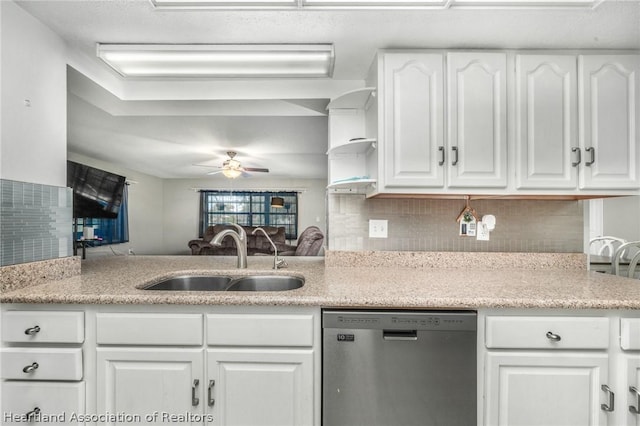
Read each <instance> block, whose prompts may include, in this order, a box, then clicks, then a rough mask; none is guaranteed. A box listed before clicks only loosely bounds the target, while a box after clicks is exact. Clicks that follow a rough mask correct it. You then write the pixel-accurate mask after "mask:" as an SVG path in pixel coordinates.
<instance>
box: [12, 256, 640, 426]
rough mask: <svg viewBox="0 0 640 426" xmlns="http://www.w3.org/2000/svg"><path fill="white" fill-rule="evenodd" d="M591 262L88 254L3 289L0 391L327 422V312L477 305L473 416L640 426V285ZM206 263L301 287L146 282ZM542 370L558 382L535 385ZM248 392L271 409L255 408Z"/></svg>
mask: <svg viewBox="0 0 640 426" xmlns="http://www.w3.org/2000/svg"><path fill="white" fill-rule="evenodd" d="M585 261H586V259H585V256H584V255H583V254H553V253H448V252H447V253H444V252H338V251H329V252H328V253H327V256H326V258H325V259H321V258H295V259H291V260H290V261H289V267H288V268H287V269H283V270H278V271H273V270H271V269H270V268H271V266H272V259H271V257H267V256H265V257H254V258H251V259H250V261H249V266H248V269H236V268H235V257H224V256H223V257H218V256H216V257H215V258H213V259H212V258H210V257H198V256H113V257H104V258H96V259H89V260H86V261H83V262H82V273H80V274H79V275H75V276H71V277H66V278H62V279H59V280H46V281H45V282H42V283H40V284H37V285H34V286H26V287H24V288H19V289H14V290H11V291H5V292H3V294H2V295H1V296H0V302H2V304H3V306H2V326H3V328H2V336H3V337H2V339H3V346H4V348H3V353H4V361H3V378H5V379H13V380H11V381H5V382H3V386H4V387H5V389H6V388H11V389H6V390H20V391H21V392H27V393H18V392H4V393H3V395H5V397H4V398H5V399H4V400H3V407H4V408H3V410H4V411H5V412H6V411H7V409H8V408H7V407H9V409H11V410H12V412H17V413H22V414H24V413H33V412H34V410H35V408H38V410H42V412H48V413H59V412H74V413H78V412H81V413H90V415H93V416H94V417H93V418H94V419H97V420H100V418H99V416H100V415H101V414H104V413H117V412H124V413H127V415H131V416H136V415H137V416H139V419H140V421H141V423H142V424H145V423H144V421H143V420H144V416H145V415H149V413H152V412H153V411H154V409H157V407H161V408H162V410H163V412H166V413H183V416H184V415H186V414H184V413H188V415H189V416H192V417H189V418H181V419H182V420H183V421H186V423H187V424H196V423H198V424H200V423H199V422H200V421H201V420H205V421H206V422H210V421H211V422H213V423H216V424H236V422H238V421H240V422H244V423H245V424H249V423H250V424H262V423H261V421H263V420H264V419H268V421H275V422H277V424H295V425H320V424H321V408H320V407H321V380H320V374H321V371H322V370H321V369H322V360H321V347H322V342H321V327H322V324H321V309H322V308H325V307H332V308H339V309H364V308H367V309H401V310H407V311H410V310H432V311H433V310H449V311H452V310H464V311H477V313H478V320H477V336H478V337H477V372H478V377H477V382H478V388H477V395H478V416H477V418H478V424H479V425H494V424H502V422H503V421H505V420H506V421H507V423H508V424H515V423H517V422H518V421H519V420H522V416H523V415H530V410H531V409H539V410H540V412H539V413H538V414H536V416H537V418H541V419H543V421H544V420H545V419H550V417H549V416H554V417H555V418H556V419H557V418H561V419H563V421H564V420H566V423H563V424H593V425H595V424H610V425H636V423H634V422H637V415H635V414H633V411H631V409H635V408H637V406H636V403H637V402H636V399H635V394H634V393H632V392H630V391H629V389H631V388H632V387H635V388H637V385H638V383H639V382H640V286H639V285H638V283H637V281H636V280H631V279H626V278H621V277H616V276H613V275H607V274H601V273H595V272H589V271H586V270H585ZM6 269H7V268H5V270H6ZM203 274H204V275H231V276H237V275H269V274H279V275H294V276H298V277H304V279H305V284H304V286H303V287H302V288H299V289H295V290H291V291H283V292H224V291H218V292H215V291H214V292H189V291H186V292H185V291H173V292H172V291H149V290H144V289H143V288H144V287H145V286H147V285H149V284H151V283H154V282H157V281H159V280H161V279H164V278H168V277H172V276H177V275H203ZM36 327H37V328H38V331H37V332H36V331H33V330H35V329H36ZM54 328H55V330H56V331H55V332H53V334H52V329H54ZM16 330H17V331H16ZM25 330H31V331H32V332H31V333H27V332H26V331H25ZM549 336H551V337H549ZM39 339H42V340H39ZM34 357H35V358H34ZM23 364H24V365H23ZM25 365H26V367H25ZM34 365H38V366H39V367H40V368H37V369H35V370H33V369H30V373H24V372H23V371H24V370H23V367H24V368H25V369H26V368H27V367H29V366H31V367H33V366H34ZM168 366H171V368H169V369H168V368H167V367H168ZM14 370H15V372H14ZM541 377H544V379H542V380H540V378H541ZM159 380H163V381H164V382H163V383H165V385H159V383H161V382H159ZM549 380H551V381H553V383H556V385H554V388H553V389H548V388H547V387H544V386H542V387H541V383H547V384H548V381H549ZM132 383H135V386H133V385H132ZM166 384H169V385H168V386H166ZM520 385H521V386H520ZM51 386H56V387H57V388H56V389H58V388H59V389H60V391H59V393H60V398H58V399H56V400H55V401H54V400H52V399H47V398H44V399H43V397H42V395H46V393H47V392H49V391H50V387H51ZM14 388H15V389H14ZM116 388H117V389H118V392H115V389H116ZM159 389H162V392H161V393H160V394H159V393H158V392H160V390H159ZM558 394H565V395H571V397H570V398H569V397H568V396H567V397H565V400H564V401H563V404H559V405H558V406H557V407H554V408H553V409H547V410H546V411H545V410H542V408H544V407H542V404H544V401H545V399H544V398H542V396H543V395H553V396H554V397H555V396H557V395H558ZM11 395H29V396H28V397H27V398H20V399H18V398H17V396H15V397H12V396H11ZM532 395H534V396H533V397H532ZM613 395H615V396H617V398H618V399H617V400H616V405H615V407H616V408H615V409H614V405H613V404H612V403H611V402H612V401H613V399H612V398H613ZM537 396H541V398H540V402H536V401H537ZM43 400H44V401H45V402H44V403H41V401H43ZM247 401H251V404H254V403H255V404H258V405H260V406H263V407H264V409H261V410H259V411H254V410H246V409H245V408H243V407H246V404H247V403H248V402H247ZM523 404H524V405H525V406H526V407H529V408H528V410H529V411H527V410H522V409H521V408H522V406H523ZM527 413H528V414H527ZM576 413H579V415H577V414H576ZM31 415H33V414H31ZM558 416H559V417H558ZM134 418H135V417H134ZM190 420H193V421H190ZM576 421H577V422H579V423H575V422H576ZM272 423H273V422H272ZM205 424H207V423H205Z"/></svg>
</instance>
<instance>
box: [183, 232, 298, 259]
mask: <svg viewBox="0 0 640 426" xmlns="http://www.w3.org/2000/svg"><path fill="white" fill-rule="evenodd" d="M228 228H233V227H232V226H229V225H214V226H209V227H208V228H207V229H206V230H205V233H204V236H203V237H202V239H197V240H191V241H189V243H188V245H189V248H190V249H191V254H193V255H222V256H233V255H235V254H236V253H237V250H236V243H235V241H234V240H233V238H231V237H229V236H227V237H225V238H224V239H223V240H222V245H221V246H214V245H212V244H211V240H212V239H213V238H214V237H215V236H216V234H218V233H219V232H221V231H222V230H223V229H228ZM243 228H244V230H245V232H246V233H247V254H248V255H249V256H253V255H256V254H268V255H272V254H273V248H272V246H271V244H270V243H269V240H268V239H267V238H266V237H265V236H264V234H263V233H262V232H257V233H256V234H255V235H253V234H252V232H253V231H254V230H255V229H256V228H257V226H243ZM260 228H262V229H264V230H265V231H266V233H267V234H268V235H269V237H270V238H271V240H273V242H274V243H275V244H277V245H280V244H286V242H287V240H286V237H285V229H284V227H275V226H261V227H260ZM234 229H235V228H234Z"/></svg>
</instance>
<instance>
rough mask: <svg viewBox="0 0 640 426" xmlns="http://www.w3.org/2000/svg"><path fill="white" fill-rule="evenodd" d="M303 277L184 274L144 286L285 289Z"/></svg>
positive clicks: (292, 287)
mask: <svg viewBox="0 0 640 426" xmlns="http://www.w3.org/2000/svg"><path fill="white" fill-rule="evenodd" d="M303 285H304V279H302V278H299V277H294V276H291V275H249V276H243V277H235V278H234V277H229V276H226V275H204V276H202V275H184V276H179V277H173V278H169V279H166V280H163V281H160V282H157V283H155V284H151V285H149V286H147V287H144V290H169V291H287V290H294V289H296V288H300V287H302V286H303Z"/></svg>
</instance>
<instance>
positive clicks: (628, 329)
mask: <svg viewBox="0 0 640 426" xmlns="http://www.w3.org/2000/svg"><path fill="white" fill-rule="evenodd" d="M620 347H622V349H624V350H626V351H638V350H640V318H622V319H621V320H620Z"/></svg>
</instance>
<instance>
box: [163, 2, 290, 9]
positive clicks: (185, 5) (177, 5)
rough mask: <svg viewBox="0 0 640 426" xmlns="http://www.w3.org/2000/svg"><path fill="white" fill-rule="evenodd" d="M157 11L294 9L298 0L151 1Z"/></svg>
mask: <svg viewBox="0 0 640 426" xmlns="http://www.w3.org/2000/svg"><path fill="white" fill-rule="evenodd" d="M151 3H152V4H153V6H154V7H156V8H158V9H215V8H224V9H228V8H232V9H244V8H251V9H254V8H256V9H259V8H296V7H298V0H151Z"/></svg>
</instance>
